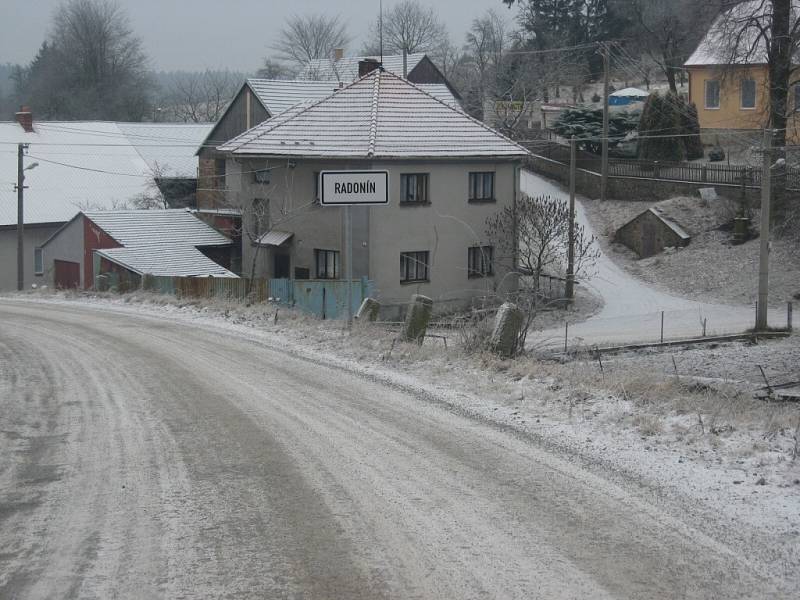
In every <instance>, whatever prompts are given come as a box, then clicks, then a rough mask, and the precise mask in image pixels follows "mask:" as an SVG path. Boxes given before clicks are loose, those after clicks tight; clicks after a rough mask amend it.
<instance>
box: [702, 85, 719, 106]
mask: <svg viewBox="0 0 800 600" xmlns="http://www.w3.org/2000/svg"><path fill="white" fill-rule="evenodd" d="M709 83H716V84H717V105H716V106H709V105H708V84H709ZM721 95H722V86H720V83H719V79H706V80H704V81H703V108H705V109H706V110H719V109H720V107H721V106H722V98H721Z"/></svg>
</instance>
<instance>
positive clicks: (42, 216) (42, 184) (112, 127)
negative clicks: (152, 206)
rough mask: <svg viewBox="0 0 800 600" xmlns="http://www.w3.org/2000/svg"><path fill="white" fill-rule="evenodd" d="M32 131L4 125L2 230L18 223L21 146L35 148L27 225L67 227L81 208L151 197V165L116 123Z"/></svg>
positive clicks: (41, 125)
mask: <svg viewBox="0 0 800 600" xmlns="http://www.w3.org/2000/svg"><path fill="white" fill-rule="evenodd" d="M33 128H34V131H33V132H32V133H26V132H25V131H24V130H23V129H22V127H20V125H19V124H18V123H16V122H5V123H0V151H2V153H3V160H0V226H1V225H14V224H16V222H17V194H16V192H15V191H14V184H15V183H16V181H17V160H16V156H14V155H15V154H16V153H17V144H19V143H25V144H29V147H28V151H27V152H28V154H27V156H26V158H25V159H24V164H25V165H26V166H29V165H31V164H33V163H34V162H38V163H39V166H38V167H37V168H35V169H32V170H29V171H26V173H25V185H26V186H28V188H27V189H26V190H25V223H29V224H33V223H62V222H65V221H69V220H70V219H71V218H72V217H74V216H75V214H77V213H78V211H80V210H89V209H93V208H95V209H110V208H113V207H114V206H118V205H120V204H123V203H125V202H127V201H129V200H130V199H131V198H133V197H134V196H137V195H140V194H144V193H148V192H149V191H150V187H151V185H152V181H153V177H152V172H151V171H150V169H149V167H148V166H147V163H146V162H145V161H144V160H143V159H142V157H141V156H140V155H139V153H138V152H137V151H136V149H135V148H134V147H133V146H132V145H131V144H130V143H129V142H128V141H127V138H125V137H124V136H123V135H122V132H121V131H120V130H119V128H118V127H117V125H116V124H115V123H105V122H92V121H90V122H52V121H51V122H34V124H33Z"/></svg>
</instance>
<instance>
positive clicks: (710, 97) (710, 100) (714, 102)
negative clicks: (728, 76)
mask: <svg viewBox="0 0 800 600" xmlns="http://www.w3.org/2000/svg"><path fill="white" fill-rule="evenodd" d="M705 107H706V108H719V81H717V80H716V79H707V80H706V102H705Z"/></svg>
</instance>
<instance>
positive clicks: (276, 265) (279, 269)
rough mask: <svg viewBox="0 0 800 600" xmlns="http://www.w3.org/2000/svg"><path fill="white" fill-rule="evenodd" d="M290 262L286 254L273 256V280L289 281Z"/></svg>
mask: <svg viewBox="0 0 800 600" xmlns="http://www.w3.org/2000/svg"><path fill="white" fill-rule="evenodd" d="M289 263H290V260H289V255H288V254H275V255H274V256H273V265H272V266H273V270H272V273H273V275H274V277H275V279H289V273H290V270H289V266H290V264H289Z"/></svg>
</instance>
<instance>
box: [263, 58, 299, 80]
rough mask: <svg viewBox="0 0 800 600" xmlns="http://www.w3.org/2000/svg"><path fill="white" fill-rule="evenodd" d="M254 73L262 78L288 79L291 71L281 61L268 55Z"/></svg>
mask: <svg viewBox="0 0 800 600" xmlns="http://www.w3.org/2000/svg"><path fill="white" fill-rule="evenodd" d="M256 75H257V76H258V77H261V78H262V79H290V78H291V76H292V72H291V70H290V69H289V67H287V66H286V65H284V64H283V63H282V62H280V61H279V60H276V59H274V58H272V57H269V56H268V57H266V58H265V59H264V64H263V65H262V66H261V68H260V69H259V70H258V72H257V73H256Z"/></svg>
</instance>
